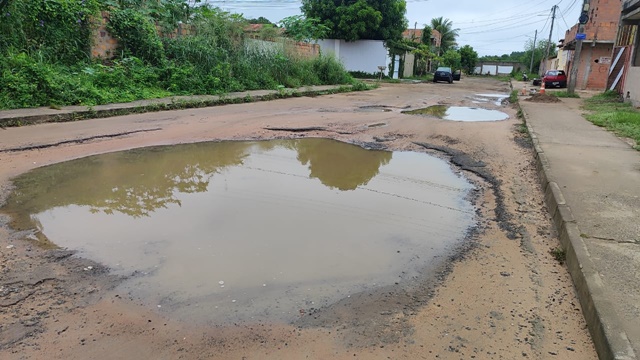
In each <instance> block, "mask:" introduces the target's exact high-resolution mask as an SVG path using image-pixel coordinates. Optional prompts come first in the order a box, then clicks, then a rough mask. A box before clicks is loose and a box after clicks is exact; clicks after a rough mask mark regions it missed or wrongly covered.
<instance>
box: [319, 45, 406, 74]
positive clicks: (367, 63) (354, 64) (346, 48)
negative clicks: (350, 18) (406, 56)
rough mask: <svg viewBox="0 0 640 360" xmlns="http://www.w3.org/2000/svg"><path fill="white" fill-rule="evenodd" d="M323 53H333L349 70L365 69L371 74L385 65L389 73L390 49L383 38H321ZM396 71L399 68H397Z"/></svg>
mask: <svg viewBox="0 0 640 360" xmlns="http://www.w3.org/2000/svg"><path fill="white" fill-rule="evenodd" d="M318 45H320V51H321V52H322V54H333V55H335V57H336V58H337V59H339V60H340V61H341V62H342V63H343V64H344V67H345V68H346V69H347V70H348V71H363V72H367V73H371V74H375V73H379V72H380V70H378V66H385V67H387V70H386V71H385V73H388V70H389V62H390V61H391V60H390V59H389V57H388V51H387V49H386V48H385V47H384V42H383V41H382V40H358V41H354V42H346V41H344V40H333V39H327V40H320V41H318ZM396 71H398V69H397V68H396Z"/></svg>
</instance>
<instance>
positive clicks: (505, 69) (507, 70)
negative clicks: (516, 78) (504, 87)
mask: <svg viewBox="0 0 640 360" xmlns="http://www.w3.org/2000/svg"><path fill="white" fill-rule="evenodd" d="M512 71H513V66H512V65H509V66H498V74H500V75H509V74H511V72H512Z"/></svg>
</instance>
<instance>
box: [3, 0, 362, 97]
mask: <svg viewBox="0 0 640 360" xmlns="http://www.w3.org/2000/svg"><path fill="white" fill-rule="evenodd" d="M68 1H69V0H50V2H52V3H61V4H62V3H66V2H68ZM91 1H94V3H95V0H91ZM25 2H26V3H27V4H32V5H33V6H31V5H30V6H25V7H24V8H25V9H26V10H25V11H27V10H28V11H32V8H34V7H36V5H37V4H39V2H38V1H37V0H25ZM12 9H14V10H15V11H17V12H19V11H20V7H17V6H16V7H13V8H12ZM74 9H75V8H74ZM92 9H93V10H94V11H95V6H94V8H92ZM74 11H76V10H74ZM193 11H194V13H193V14H192V15H190V16H189V17H188V20H189V21H190V23H189V24H188V25H189V26H190V27H191V28H192V31H191V35H188V36H179V37H175V38H168V37H159V36H158V34H157V32H156V31H155V26H154V25H153V22H154V21H156V23H157V19H155V18H153V17H151V16H150V15H149V13H148V12H147V11H144V9H137V8H135V7H129V8H122V9H119V8H115V9H113V8H112V9H111V14H112V16H111V23H110V26H109V29H110V31H112V32H113V34H114V35H115V36H116V37H117V38H118V39H119V42H120V45H121V48H120V50H119V51H118V57H116V58H115V59H113V60H110V61H104V62H103V61H96V60H90V59H89V57H88V56H84V55H82V54H87V49H88V44H89V43H90V39H89V37H88V35H89V34H88V33H86V32H85V33H83V34H82V36H83V37H82V36H79V35H78V36H77V39H76V41H77V42H78V46H76V47H75V48H74V49H72V50H73V51H72V50H69V49H66V50H64V51H63V49H61V50H60V51H61V53H64V54H74V56H75V57H71V56H66V57H64V58H63V59H60V61H57V60H56V58H55V56H52V51H53V52H55V50H56V46H59V47H65V46H67V45H68V44H67V43H66V42H65V41H63V40H62V39H61V40H59V41H58V42H52V41H47V42H46V43H44V45H46V46H44V45H43V46H40V47H28V46H27V44H29V43H31V42H33V40H34V39H36V40H37V39H40V38H39V37H36V35H37V36H40V35H39V33H37V34H36V35H30V34H31V32H29V31H26V30H23V29H18V28H15V29H13V30H12V28H8V27H2V29H3V30H6V31H7V32H8V36H7V37H6V39H9V40H10V41H8V40H7V41H4V42H3V41H0V109H14V108H24V107H37V106H51V105H56V106H62V105H99V104H106V103H114V102H127V101H133V100H138V99H149V98H157V97H166V96H172V95H200V94H221V93H226V92H233V91H244V90H256V89H278V88H282V87H300V86H305V85H325V84H346V83H351V82H352V81H353V79H352V78H351V76H350V75H349V74H348V73H347V72H346V71H345V69H344V67H343V66H342V64H341V63H340V62H339V61H337V60H336V59H335V58H333V57H330V56H320V57H317V58H312V59H304V58H299V57H297V56H295V55H290V54H291V52H289V51H285V50H286V49H285V47H284V46H280V45H278V44H276V43H270V45H267V49H266V50H265V49H260V48H255V47H251V46H249V45H248V44H249V41H247V40H246V39H245V36H244V31H243V29H244V27H245V25H246V21H245V20H244V19H243V18H241V17H239V16H237V15H233V14H229V13H226V12H224V11H221V10H219V9H215V8H210V7H207V6H201V7H198V8H197V9H195V8H194V10H193ZM29 14H30V13H29ZM27 15H28V14H27ZM12 16H14V17H15V18H16V19H23V18H25V16H26V15H21V16H18V15H17V14H15V15H12ZM58 18H60V19H62V20H56V21H58V22H64V21H67V20H68V21H71V20H73V22H74V24H73V26H76V27H77V26H83V24H81V22H78V20H77V19H75V18H73V19H72V18H71V17H65V16H58V17H57V18H56V19H58ZM67 18H68V19H67ZM65 19H67V20H65ZM83 19H84V18H83ZM16 21H17V20H16ZM21 21H22V20H21ZM82 21H84V20H82ZM16 24H17V25H16V26H18V27H19V25H20V23H19V22H17V23H16ZM39 24H40V22H38V23H37V24H36V25H37V26H39ZM163 24H164V25H163V26H169V25H171V24H168V25H167V23H166V22H165V23H163ZM45 25H46V23H45ZM61 26H62V25H61ZM69 26H71V25H69ZM43 27H44V26H43ZM25 29H27V30H29V29H30V28H29V27H25ZM65 29H66V28H65ZM12 31H13V32H12ZM3 35H4V34H3ZM30 37H31V38H30ZM32 38H33V39H32ZM0 40H1V39H0ZM22 45H24V46H22ZM78 54H80V55H78Z"/></svg>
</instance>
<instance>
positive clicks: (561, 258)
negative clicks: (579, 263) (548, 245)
mask: <svg viewBox="0 0 640 360" xmlns="http://www.w3.org/2000/svg"><path fill="white" fill-rule="evenodd" d="M549 253H550V254H551V256H553V258H554V259H556V261H558V262H559V263H560V265H562V264H564V263H565V261H567V252H566V251H564V249H562V248H561V247H557V248H554V249H551V250H550V251H549Z"/></svg>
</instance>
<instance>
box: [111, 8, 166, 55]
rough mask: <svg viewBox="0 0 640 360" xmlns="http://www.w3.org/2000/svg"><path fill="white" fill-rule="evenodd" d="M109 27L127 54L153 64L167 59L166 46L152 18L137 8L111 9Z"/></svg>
mask: <svg viewBox="0 0 640 360" xmlns="http://www.w3.org/2000/svg"><path fill="white" fill-rule="evenodd" d="M107 29H108V30H109V32H110V33H111V35H113V36H114V37H115V38H116V39H118V44H119V46H120V48H121V50H122V52H123V53H124V55H125V56H129V55H133V56H135V57H139V58H141V59H144V60H146V61H148V62H149V63H151V64H153V65H159V64H162V63H163V62H164V60H165V56H164V46H163V45H162V41H161V40H160V36H158V31H157V29H156V27H155V25H154V23H153V22H152V20H151V18H149V17H147V16H145V15H144V14H143V13H141V12H139V11H136V10H135V9H122V10H121V9H114V10H113V11H111V15H110V17H109V22H108V26H107Z"/></svg>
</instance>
